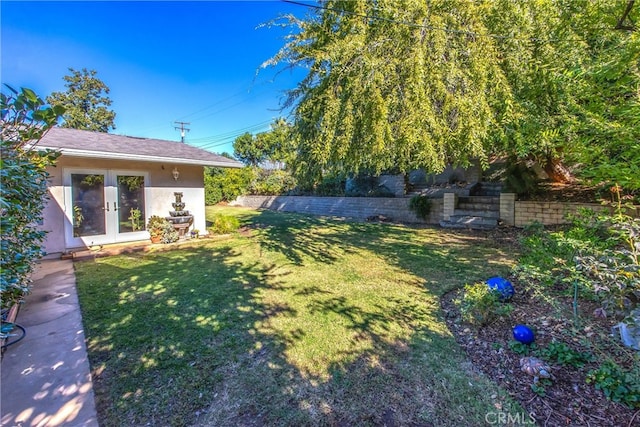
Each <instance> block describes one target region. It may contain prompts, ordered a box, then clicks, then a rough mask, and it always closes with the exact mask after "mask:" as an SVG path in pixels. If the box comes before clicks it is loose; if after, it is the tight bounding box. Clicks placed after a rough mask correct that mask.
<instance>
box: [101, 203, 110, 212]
mask: <svg viewBox="0 0 640 427" xmlns="http://www.w3.org/2000/svg"><path fill="white" fill-rule="evenodd" d="M102 210H105V211H107V212H109V202H107V208H106V209H105V208H102Z"/></svg>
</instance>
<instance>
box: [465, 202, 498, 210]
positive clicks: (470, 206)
mask: <svg viewBox="0 0 640 427" xmlns="http://www.w3.org/2000/svg"><path fill="white" fill-rule="evenodd" d="M457 209H462V210H471V211H492V212H493V211H500V205H499V204H497V203H469V202H458V207H457Z"/></svg>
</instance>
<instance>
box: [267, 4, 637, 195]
mask: <svg viewBox="0 0 640 427" xmlns="http://www.w3.org/2000/svg"><path fill="white" fill-rule="evenodd" d="M629 4H630V3H629V2H628V1H627V0H625V1H622V0H619V1H617V2H611V1H606V0H600V1H591V0H583V1H573V0H571V1H563V0H541V1H535V2H533V1H532V2H518V1H512V0H486V1H478V2H469V1H460V0H433V1H430V2H424V1H418V0H403V1H396V0H375V1H374V0H361V1H346V0H327V1H323V2H321V3H320V6H313V7H312V8H311V13H310V14H309V15H308V17H307V18H306V19H304V20H298V19H296V18H295V17H293V16H289V17H287V22H288V24H289V25H294V26H296V28H297V31H296V32H294V33H293V35H292V36H291V39H290V40H289V41H288V43H287V44H286V45H285V46H284V47H283V48H282V49H281V50H280V52H278V53H277V54H276V55H275V56H274V58H272V60H270V61H268V62H267V63H265V66H268V65H275V64H282V63H285V64H287V65H288V66H292V67H295V66H304V67H307V68H308V70H309V72H308V75H307V77H306V78H305V79H304V80H303V81H302V82H301V83H300V84H299V85H298V86H297V88H295V89H294V90H292V91H291V92H290V96H289V98H288V103H287V104H286V105H285V107H287V106H294V107H295V108H294V136H295V141H296V144H297V155H298V158H297V161H296V163H295V165H294V166H295V167H296V170H297V172H298V176H301V177H303V176H306V178H308V179H309V180H314V179H317V178H318V177H319V176H321V175H322V174H326V173H331V172H337V173H346V172H359V171H363V170H364V171H369V172H380V171H383V170H389V169H395V170H400V171H408V170H410V169H413V168H417V167H421V168H426V169H427V170H429V171H439V170H441V169H442V168H443V167H444V166H445V165H446V164H448V163H454V164H460V165H464V164H466V163H468V162H469V161H470V159H472V158H479V159H480V160H481V162H486V160H487V159H488V157H489V156H490V155H491V154H507V155H510V156H513V157H515V158H531V157H534V158H537V159H538V160H543V161H544V162H547V163H549V164H553V163H554V162H558V161H562V160H573V161H582V162H585V165H584V168H583V170H585V171H586V172H587V174H588V173H591V174H592V176H593V177H594V178H595V177H596V175H598V176H599V178H602V176H601V175H602V171H603V170H604V169H602V168H601V169H599V172H597V170H596V169H597V168H596V167H595V166H596V165H594V164H593V162H594V161H599V162H600V163H602V162H604V161H605V160H606V159H607V158H609V159H611V158H613V159H616V158H617V159H619V160H620V161H622V159H627V160H628V159H629V156H630V151H631V152H633V151H634V150H635V151H636V153H637V145H638V144H637V141H638V138H637V135H638V133H637V132H638V129H639V126H638V105H639V96H640V94H639V93H638V82H639V77H638V76H639V74H638V63H639V61H638V35H637V33H634V32H633V31H631V30H630V29H631V28H632V27H631V24H629V23H633V22H636V20H637V18H638V13H637V10H636V9H637V8H628V7H627V6H628V5H629ZM631 4H632V3H631ZM627 9H628V10H629V13H627V15H626V16H625V24H624V25H623V26H622V27H623V29H622V30H621V29H616V27H618V28H620V26H619V25H618V24H619V22H618V21H619V20H620V19H621V16H622V14H623V12H624V11H625V10H627ZM634 147H635V148H634ZM607 156H608V157H607ZM635 156H636V157H635V158H636V159H637V154H635ZM636 164H637V163H636ZM609 169H610V168H609ZM610 178H611V179H612V180H617V179H618V178H619V177H613V176H612V177H610ZM608 179H609V178H608ZM630 185H631V186H634V184H630ZM636 185H637V184H636Z"/></svg>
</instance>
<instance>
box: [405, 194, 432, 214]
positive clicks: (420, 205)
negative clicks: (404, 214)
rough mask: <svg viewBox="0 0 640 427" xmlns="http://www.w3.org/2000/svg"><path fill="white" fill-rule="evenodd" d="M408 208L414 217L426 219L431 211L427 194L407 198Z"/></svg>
mask: <svg viewBox="0 0 640 427" xmlns="http://www.w3.org/2000/svg"><path fill="white" fill-rule="evenodd" d="M409 210H410V211H411V212H413V213H415V214H416V217H418V218H421V219H424V220H426V219H428V218H429V214H430V213H431V199H429V198H428V197H427V196H421V195H417V196H413V197H412V198H411V200H409Z"/></svg>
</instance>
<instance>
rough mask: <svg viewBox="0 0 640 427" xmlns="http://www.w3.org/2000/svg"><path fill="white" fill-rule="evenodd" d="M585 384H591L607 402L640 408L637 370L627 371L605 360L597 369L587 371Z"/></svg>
mask: <svg viewBox="0 0 640 427" xmlns="http://www.w3.org/2000/svg"><path fill="white" fill-rule="evenodd" d="M587 383H593V384H594V385H595V387H596V388H597V389H598V390H602V392H603V393H604V395H605V396H606V397H607V399H609V400H612V401H614V402H618V403H622V404H624V405H627V406H628V407H630V408H640V371H638V370H629V371H627V370H625V369H623V368H621V367H620V366H619V365H618V364H616V363H614V362H612V361H609V360H607V361H605V362H604V363H603V364H602V365H600V367H599V368H598V369H594V370H592V371H589V373H588V374H587Z"/></svg>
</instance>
